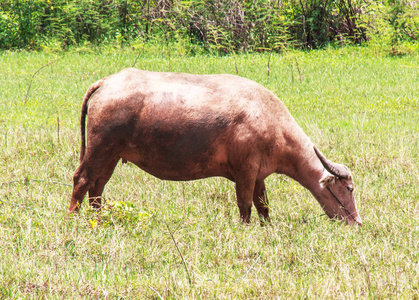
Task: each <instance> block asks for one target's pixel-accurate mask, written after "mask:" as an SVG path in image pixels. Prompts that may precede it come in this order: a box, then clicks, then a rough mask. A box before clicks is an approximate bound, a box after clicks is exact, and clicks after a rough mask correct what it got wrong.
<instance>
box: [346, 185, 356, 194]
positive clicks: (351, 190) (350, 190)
mask: <svg viewBox="0 0 419 300" xmlns="http://www.w3.org/2000/svg"><path fill="white" fill-rule="evenodd" d="M346 188H347V189H348V191H349V192H351V193H352V192H353V191H354V188H353V187H350V186H347V187H346Z"/></svg>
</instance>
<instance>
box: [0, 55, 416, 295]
mask: <svg viewBox="0 0 419 300" xmlns="http://www.w3.org/2000/svg"><path fill="white" fill-rule="evenodd" d="M363 51H367V50H365V49H344V50H340V51H334V50H328V51H318V52H311V53H298V52H297V53H288V54H284V55H274V56H273V57H272V59H271V62H270V77H269V78H268V76H267V73H266V64H267V62H268V58H269V55H243V56H237V58H236V59H237V65H238V70H239V73H240V75H242V76H246V77H248V78H251V79H254V80H256V81H258V82H260V83H262V84H264V85H265V86H266V87H268V88H269V89H271V90H273V91H274V92H275V93H276V94H277V95H278V96H279V97H280V98H282V99H283V100H284V102H285V103H286V105H287V106H288V108H289V109H290V111H291V112H292V113H293V115H294V116H295V118H296V119H297V121H298V123H299V124H300V125H301V126H302V127H303V128H304V130H305V131H306V133H307V134H308V135H309V136H310V137H311V138H312V140H313V141H314V142H315V143H316V144H318V145H319V146H320V147H321V148H322V149H323V152H324V153H325V154H327V155H328V157H329V158H331V159H333V160H335V161H338V162H343V163H345V164H347V165H348V166H349V167H350V169H351V170H352V173H353V174H354V176H355V180H356V183H357V192H356V195H357V198H358V203H359V208H360V209H361V216H362V218H363V221H364V225H363V227H361V228H354V227H348V226H345V225H343V224H340V223H336V222H330V221H329V220H328V219H327V218H326V217H324V216H321V214H322V211H321V208H320V207H319V205H318V204H317V203H316V202H315V200H314V198H313V197H312V196H311V195H310V194H309V192H308V191H306V190H304V189H303V188H302V187H301V186H300V185H298V184H297V183H295V182H294V181H292V180H290V179H288V178H286V177H284V176H280V175H272V176H270V177H269V178H268V180H267V187H268V193H269V194H268V196H269V198H270V199H271V203H272V225H271V226H267V227H263V228H261V227H260V226H259V223H258V222H257V218H256V216H252V218H253V219H252V225H250V226H243V225H241V224H240V223H239V222H238V221H239V217H238V215H239V214H238V209H237V207H236V204H235V193H234V186H233V184H232V183H230V182H228V181H227V180H225V179H221V178H211V179H206V180H201V181H194V182H185V183H177V182H167V181H160V180H158V179H156V178H154V177H152V176H150V175H148V174H146V173H144V172H142V171H141V170H139V169H138V168H136V167H134V166H132V165H130V164H128V165H119V166H118V167H117V169H116V171H115V173H114V175H113V177H112V179H111V181H110V182H109V184H108V185H107V187H106V191H105V195H104V197H105V199H106V201H107V202H106V203H107V205H106V206H105V207H104V210H103V211H102V212H101V213H100V214H99V215H96V214H94V213H93V212H92V211H90V210H89V209H88V208H87V205H86V204H85V205H84V206H83V210H82V213H81V214H80V216H78V217H74V218H71V219H67V218H65V216H66V209H67V207H68V205H69V198H70V193H71V187H69V186H67V185H65V184H71V180H72V175H73V172H74V170H75V168H76V167H77V164H78V149H79V127H78V118H79V111H80V105H81V99H82V97H83V94H84V92H85V90H86V89H87V87H88V86H89V85H90V84H91V83H92V82H94V81H95V80H97V79H98V78H101V77H104V76H106V75H108V74H111V73H113V72H115V71H117V70H120V69H122V68H124V67H127V66H131V65H132V62H133V61H134V60H135V57H136V54H137V53H135V52H132V51H128V50H127V51H126V52H114V53H101V54H97V53H92V54H78V53H66V54H63V55H62V56H60V59H59V60H58V61H57V62H55V63H53V64H51V65H50V66H48V67H45V68H44V69H42V70H41V71H40V72H39V73H38V74H37V76H36V77H34V82H33V84H32V87H31V90H30V93H29V99H28V101H27V104H26V106H25V105H24V98H25V93H26V90H27V87H28V84H29V82H30V79H31V76H32V74H33V73H34V72H35V71H36V70H37V69H38V68H39V67H41V66H42V65H44V64H46V63H48V62H49V61H51V60H53V59H55V55H49V54H45V53H41V54H39V53H24V52H22V53H9V52H4V53H0V67H1V68H2V72H1V75H0V76H1V77H0V81H1V87H0V145H1V151H0V161H1V162H2V164H1V165H0V183H1V185H0V200H1V201H2V202H1V203H0V298H5V299H8V298H17V299H43V298H48V299H55V298H57V299H58V298H59V299H62V298H80V299H103V298H118V299H120V298H123V299H125V298H126V299H133V298H138V299H140V298H151V299H182V298H188V299H235V298H236V299H237V298H238V299H241V298H248V299H272V298H277V299H289V298H310V299H316V298H321V299H359V298H397V299H418V298H419V252H418V249H419V204H418V199H419V188H418V182H419V180H418V179H419V173H418V161H419V159H418V149H419V147H418V132H419V122H418V120H419V105H418V102H419V91H418V86H419V82H418V80H419V69H418V67H417V66H418V65H419V64H418V62H419V60H418V57H417V56H410V57H403V58H388V57H375V56H372V55H370V54H368V53H363ZM295 60H297V61H298V63H299V68H300V72H301V76H302V81H301V82H300V81H297V80H294V81H292V76H291V70H293V72H294V75H293V76H294V78H297V76H298V75H297V69H296V66H295ZM170 66H171V70H172V71H183V72H194V73H235V63H234V58H230V57H222V58H220V57H190V58H186V57H181V56H176V55H175V54H173V53H172V54H171V61H170ZM137 67H141V68H144V69H148V70H164V71H166V70H167V67H168V60H167V58H166V57H165V56H164V55H160V56H158V55H154V54H152V53H151V51H149V52H147V51H144V55H143V56H141V57H140V59H139V61H138V63H137ZM57 117H58V118H59V124H60V126H59V135H58V130H57V129H58V122H57ZM35 180H42V181H35ZM60 183H64V184H60ZM254 215H256V214H254ZM174 241H175V242H176V245H177V247H178V248H177V247H176V245H175V243H174ZM179 251H180V253H181V254H182V256H183V258H184V262H183V260H182V257H181V255H180V254H179ZM188 272H189V277H190V279H191V283H190V282H189V277H188Z"/></svg>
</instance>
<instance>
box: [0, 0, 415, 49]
mask: <svg viewBox="0 0 419 300" xmlns="http://www.w3.org/2000/svg"><path fill="white" fill-rule="evenodd" d="M418 24H419V4H418V1H402V0H386V1H369V0H304V1H303V0H290V1H278V0H234V1H231V0H219V1H217V0H207V1H204V0H178V1H175V0H160V1H152V0H142V1H133V0H108V1H99V0H75V1H66V0H22V1H16V0H14V1H13V0H4V1H2V2H1V3H0V48H2V49H18V48H26V49H40V48H41V49H42V48H48V47H56V48H61V49H66V48H67V47H69V46H73V45H74V46H80V45H84V44H86V43H89V44H93V45H101V44H103V43H119V44H123V43H132V42H133V41H135V40H138V39H142V40H143V41H147V40H149V39H150V38H153V39H158V40H161V41H168V40H187V41H188V42H189V43H192V44H196V45H199V46H200V47H203V48H204V49H205V50H207V51H214V50H215V51H217V52H219V53H230V52H236V51H264V50H276V51H280V50H281V49H284V48H288V47H297V48H306V49H315V48H319V47H324V46H326V45H329V44H336V45H345V44H362V43H365V42H368V41H371V43H372V44H374V45H376V46H377V47H378V46H379V47H383V48H385V49H390V50H388V51H393V52H395V51H396V50H397V49H398V48H400V47H401V45H404V44H406V43H408V44H409V43H416V42H417V37H418V35H419V27H418Z"/></svg>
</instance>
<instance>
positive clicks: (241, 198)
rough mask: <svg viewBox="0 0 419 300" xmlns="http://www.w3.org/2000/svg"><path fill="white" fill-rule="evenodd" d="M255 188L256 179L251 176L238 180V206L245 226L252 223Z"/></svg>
mask: <svg viewBox="0 0 419 300" xmlns="http://www.w3.org/2000/svg"><path fill="white" fill-rule="evenodd" d="M254 187H255V179H254V178H252V177H250V176H241V177H240V178H238V179H236V195H237V205H238V206H239V212H240V218H241V221H242V222H243V223H245V224H249V223H250V215H251V212H252V200H253V191H254Z"/></svg>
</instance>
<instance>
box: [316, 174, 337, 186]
mask: <svg viewBox="0 0 419 300" xmlns="http://www.w3.org/2000/svg"><path fill="white" fill-rule="evenodd" d="M336 179H337V178H336V176H334V175H332V174H328V173H327V174H325V175H324V176H323V177H322V179H320V180H319V183H320V185H321V186H322V187H325V186H328V185H333V184H335V183H336Z"/></svg>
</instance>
